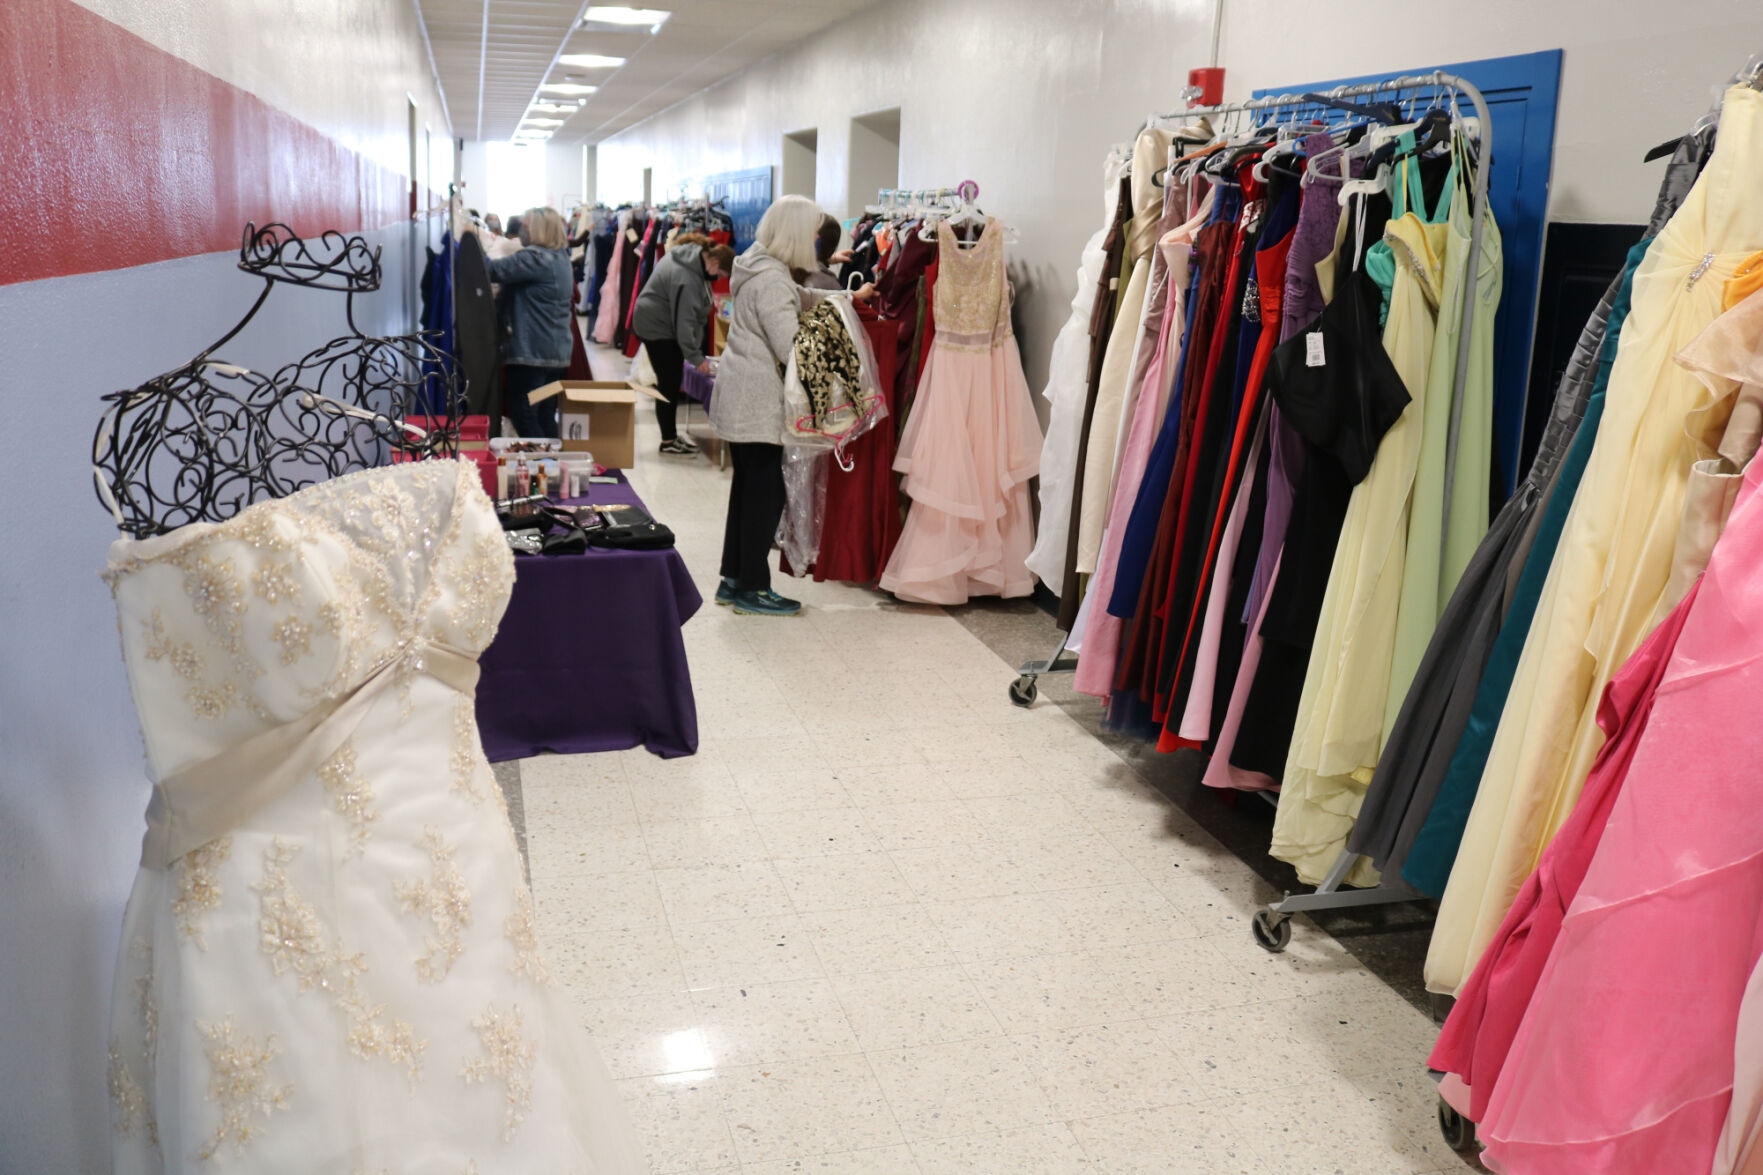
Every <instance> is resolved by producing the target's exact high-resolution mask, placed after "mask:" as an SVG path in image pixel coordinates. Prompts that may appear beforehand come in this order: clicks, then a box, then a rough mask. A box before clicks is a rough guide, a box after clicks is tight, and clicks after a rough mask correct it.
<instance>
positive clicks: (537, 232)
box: [487, 208, 575, 437]
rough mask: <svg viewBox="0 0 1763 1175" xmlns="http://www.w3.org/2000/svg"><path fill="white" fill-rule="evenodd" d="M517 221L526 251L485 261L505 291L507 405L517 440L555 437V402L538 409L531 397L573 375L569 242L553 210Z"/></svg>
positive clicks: (501, 311) (500, 299) (530, 212)
mask: <svg viewBox="0 0 1763 1175" xmlns="http://www.w3.org/2000/svg"><path fill="white" fill-rule="evenodd" d="M519 219H520V242H521V246H522V247H521V248H520V249H519V250H518V251H517V252H515V253H512V254H510V255H509V256H507V257H490V258H488V259H487V260H488V264H489V269H490V280H491V281H493V282H495V283H496V284H497V285H499V286H500V287H501V292H500V293H498V294H497V295H496V308H497V314H496V317H497V319H498V321H499V322H500V324H501V328H502V362H503V364H504V367H505V369H506V370H505V380H504V384H503V397H504V399H503V405H504V410H505V411H506V412H507V414H508V418H509V419H510V420H512V421H513V422H514V431H515V432H516V433H517V434H518V435H520V436H523V437H554V436H556V435H557V400H556V398H555V397H553V398H552V399H550V400H547V401H545V402H544V403H542V404H538V405H534V404H532V403H531V402H530V401H529V400H528V399H527V397H528V396H529V395H530V394H531V393H532V392H534V391H536V390H538V389H539V388H542V387H544V386H545V385H546V384H548V383H552V382H553V381H556V380H560V379H562V378H563V377H564V375H565V374H567V372H568V371H569V353H570V346H571V343H572V340H571V338H570V334H569V292H570V289H571V287H572V286H573V285H574V284H575V282H574V275H573V274H572V273H571V272H570V268H569V238H568V234H567V231H566V230H565V229H564V227H563V217H561V216H559V215H558V214H557V210H556V209H555V208H529V209H527V210H526V213H525V214H524V215H523V216H521V217H520V218H519Z"/></svg>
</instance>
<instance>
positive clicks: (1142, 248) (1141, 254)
mask: <svg viewBox="0 0 1763 1175" xmlns="http://www.w3.org/2000/svg"><path fill="white" fill-rule="evenodd" d="M1173 137H1174V136H1173V134H1172V133H1171V132H1169V131H1167V130H1164V129H1162V128H1160V127H1149V128H1147V129H1145V130H1144V131H1141V132H1140V133H1139V137H1138V141H1137V142H1136V143H1134V144H1133V151H1132V208H1133V215H1132V220H1131V221H1130V222H1129V223H1128V225H1127V235H1126V253H1125V261H1124V266H1125V267H1128V268H1130V273H1129V274H1128V275H1127V278H1126V290H1125V292H1124V293H1123V294H1122V295H1121V298H1120V308H1119V311H1118V312H1117V313H1116V315H1115V318H1114V330H1113V331H1112V332H1111V333H1110V334H1109V336H1108V348H1107V350H1106V351H1104V352H1103V358H1102V378H1101V381H1100V383H1099V384H1098V385H1097V389H1096V407H1095V410H1094V412H1092V413H1091V416H1090V436H1089V444H1088V445H1087V447H1086V448H1085V451H1084V458H1083V471H1084V482H1083V491H1082V498H1081V500H1080V501H1079V503H1078V506H1077V508H1078V511H1079V514H1078V531H1077V570H1078V571H1079V572H1080V573H1081V574H1084V575H1091V574H1094V572H1095V570H1096V557H1097V555H1098V554H1099V553H1100V551H1101V549H1102V527H1103V525H1104V523H1106V522H1107V514H1108V502H1109V497H1110V494H1109V491H1110V490H1111V489H1112V488H1113V485H1114V456H1115V454H1116V453H1117V452H1118V451H1119V446H1118V445H1117V444H1116V441H1117V439H1118V434H1119V432H1120V422H1121V412H1122V408H1123V406H1124V405H1125V403H1126V385H1127V379H1128V377H1129V376H1130V375H1131V373H1132V368H1133V353H1134V351H1135V350H1136V349H1137V347H1138V343H1139V337H1140V335H1142V334H1143V333H1144V330H1143V324H1142V323H1141V322H1140V319H1141V318H1142V317H1143V316H1144V312H1145V293H1146V290H1147V288H1148V287H1149V285H1150V281H1151V250H1152V249H1153V248H1155V247H1156V245H1157V226H1158V223H1159V222H1160V221H1161V220H1162V219H1163V189H1162V188H1161V187H1159V186H1157V184H1156V183H1155V182H1153V179H1152V177H1153V176H1155V175H1156V174H1157V172H1158V170H1159V169H1161V168H1162V167H1163V165H1164V164H1165V163H1167V162H1168V161H1169V144H1170V141H1171V139H1172V138H1173Z"/></svg>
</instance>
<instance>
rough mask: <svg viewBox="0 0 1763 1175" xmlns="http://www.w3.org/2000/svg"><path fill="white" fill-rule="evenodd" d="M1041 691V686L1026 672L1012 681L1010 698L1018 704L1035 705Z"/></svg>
mask: <svg viewBox="0 0 1763 1175" xmlns="http://www.w3.org/2000/svg"><path fill="white" fill-rule="evenodd" d="M1040 693H1041V691H1040V689H1039V687H1037V686H1036V685H1035V679H1034V678H1032V677H1029V676H1027V675H1026V674H1024V675H1023V676H1022V677H1019V678H1017V679H1016V680H1015V681H1013V682H1011V683H1010V700H1011V701H1012V702H1015V703H1016V704H1017V705H1018V706H1032V705H1034V704H1035V699H1036V698H1037V697H1039V696H1040Z"/></svg>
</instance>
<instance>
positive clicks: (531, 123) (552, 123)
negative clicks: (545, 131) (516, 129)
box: [520, 118, 563, 128]
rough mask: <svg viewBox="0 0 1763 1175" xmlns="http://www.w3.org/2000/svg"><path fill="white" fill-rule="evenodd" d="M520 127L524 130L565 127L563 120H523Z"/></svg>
mask: <svg viewBox="0 0 1763 1175" xmlns="http://www.w3.org/2000/svg"><path fill="white" fill-rule="evenodd" d="M520 125H521V126H522V127H523V128H530V127H541V126H548V127H559V126H562V125H563V120H562V119H561V118H527V119H522V120H521V124H520Z"/></svg>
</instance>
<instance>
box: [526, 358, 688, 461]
mask: <svg viewBox="0 0 1763 1175" xmlns="http://www.w3.org/2000/svg"><path fill="white" fill-rule="evenodd" d="M552 396H561V397H562V399H561V400H560V401H559V402H558V405H557V420H558V424H559V426H560V427H559V429H558V431H559V432H561V433H562V434H563V451H564V452H566V453H592V454H593V455H594V460H595V461H596V462H598V463H599V464H601V465H604V466H605V467H606V468H608V469H629V468H630V467H631V466H633V465H635V464H636V463H637V405H638V404H639V403H640V402H642V400H644V399H645V398H646V399H650V400H661V399H664V397H663V396H662V395H661V393H660V392H657V391H655V390H654V389H652V388H646V387H643V386H642V385H641V384H634V383H628V382H626V381H624V380H617V381H609V380H585V379H562V380H558V381H557V382H556V383H548V384H546V385H545V386H544V387H542V388H539V389H538V390H537V391H535V392H533V393H532V395H530V396H528V397H527V399H528V400H529V401H531V402H532V403H534V404H542V403H544V402H545V401H546V400H549V399H550V398H551V397H552Z"/></svg>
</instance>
